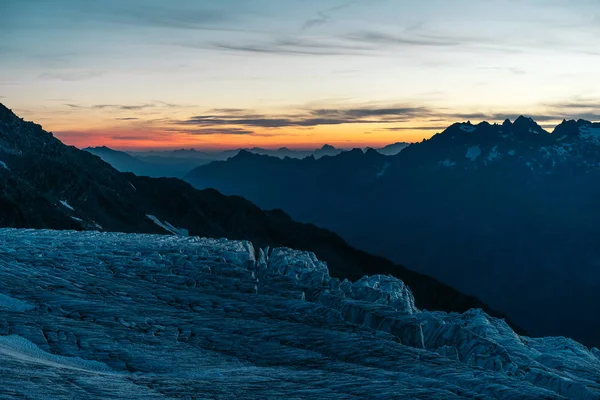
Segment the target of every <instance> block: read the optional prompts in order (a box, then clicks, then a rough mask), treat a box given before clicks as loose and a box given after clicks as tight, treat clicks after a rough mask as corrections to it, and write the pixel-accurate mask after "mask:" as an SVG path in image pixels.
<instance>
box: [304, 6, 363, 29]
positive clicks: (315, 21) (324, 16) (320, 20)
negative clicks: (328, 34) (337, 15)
mask: <svg viewBox="0 0 600 400" xmlns="http://www.w3.org/2000/svg"><path fill="white" fill-rule="evenodd" d="M353 3H354V0H353V1H348V2H346V3H343V4H340V5H338V6H336V7H331V8H328V9H325V10H321V11H317V15H316V16H315V17H314V18H310V19H308V20H306V21H305V22H304V24H303V25H302V30H307V29H310V28H314V27H317V26H321V25H325V24H326V23H327V22H329V21H330V20H331V13H333V12H335V11H339V10H343V9H344V8H348V7H350V6H351V5H352V4H353Z"/></svg>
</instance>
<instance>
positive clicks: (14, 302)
mask: <svg viewBox="0 0 600 400" xmlns="http://www.w3.org/2000/svg"><path fill="white" fill-rule="evenodd" d="M0 308H5V309H6V308H8V309H9V310H13V311H20V312H23V311H29V310H33V306H32V305H31V304H29V303H26V302H24V301H22V300H19V299H15V298H14V297H10V296H6V295H4V294H2V293H0Z"/></svg>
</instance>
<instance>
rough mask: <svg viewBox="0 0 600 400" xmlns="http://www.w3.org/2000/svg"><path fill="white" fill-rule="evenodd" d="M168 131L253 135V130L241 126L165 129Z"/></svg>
mask: <svg viewBox="0 0 600 400" xmlns="http://www.w3.org/2000/svg"><path fill="white" fill-rule="evenodd" d="M167 130H168V131H170V132H178V133H184V134H188V135H198V136H208V135H254V134H255V132H254V131H251V130H249V129H243V128H224V127H223V128H219V127H217V128H200V129H194V128H192V129H186V128H180V129H173V128H170V129H167Z"/></svg>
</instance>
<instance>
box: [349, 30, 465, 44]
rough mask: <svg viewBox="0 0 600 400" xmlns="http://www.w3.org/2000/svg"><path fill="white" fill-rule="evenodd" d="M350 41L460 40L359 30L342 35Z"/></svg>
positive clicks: (430, 42) (459, 42) (437, 41)
mask: <svg viewBox="0 0 600 400" xmlns="http://www.w3.org/2000/svg"><path fill="white" fill-rule="evenodd" d="M344 37H345V38H346V39H348V40H350V41H356V42H363V43H369V44H371V45H376V46H382V45H386V46H390V45H391V46H433V47H447V46H458V45H460V44H462V41H459V40H455V39H449V38H443V37H435V36H429V37H427V36H416V35H413V36H412V37H411V36H401V35H394V34H389V33H384V32H377V31H359V32H355V33H350V34H348V35H345V36H344Z"/></svg>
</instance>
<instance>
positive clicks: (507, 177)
mask: <svg viewBox="0 0 600 400" xmlns="http://www.w3.org/2000/svg"><path fill="white" fill-rule="evenodd" d="M185 179H186V180H187V181H188V182H190V183H192V184H193V185H194V186H195V187H197V188H205V187H212V188H216V189H217V190H219V191H221V192H223V193H225V194H230V195H233V194H235V195H241V196H244V197H245V198H247V199H249V200H250V201H252V202H254V203H256V204H257V205H258V206H260V207H262V208H265V209H272V208H281V209H282V210H284V211H285V212H287V213H289V214H290V215H291V217H292V218H294V219H297V220H299V221H302V222H312V223H315V224H317V225H319V226H323V227H324V228H327V229H331V230H333V231H335V232H336V233H339V234H340V235H341V236H342V237H344V238H345V239H346V240H348V242H349V243H350V244H351V245H354V246H356V247H359V248H361V249H363V250H366V251H369V252H372V253H374V254H377V255H380V256H384V257H386V258H389V259H391V260H392V261H394V262H396V263H400V264H403V265H407V266H409V267H410V268H412V269H415V270H417V271H419V272H421V273H425V274H428V275H431V276H433V277H435V278H437V279H440V280H441V281H443V282H444V283H447V284H449V285H452V286H454V287H456V288H458V289H459V290H461V291H464V292H466V293H473V294H475V295H477V296H478V297H480V298H482V299H483V300H484V301H485V302H486V303H489V304H490V305H492V306H493V307H494V308H497V309H500V310H502V311H504V312H506V313H507V314H508V315H510V316H511V317H513V318H514V319H515V320H516V322H517V324H519V325H521V326H523V327H524V328H525V329H526V330H527V331H528V332H530V333H533V334H536V335H542V334H545V335H547V334H552V335H567V336H571V337H574V338H576V339H577V340H580V341H582V342H584V343H587V344H593V345H599V344H600V320H599V319H598V318H596V316H598V315H600V301H598V293H600V248H599V247H598V246H597V245H596V242H597V239H598V238H599V237H600V208H598V206H597V204H598V200H597V199H598V198H600V185H598V182H600V124H594V123H592V122H589V121H584V120H578V121H563V122H562V123H561V124H560V125H558V126H557V127H556V128H555V129H554V131H553V132H552V133H550V132H548V131H546V130H544V129H543V128H542V127H540V126H539V125H538V124H537V123H536V122H535V121H533V120H532V119H531V118H527V117H519V118H518V119H516V120H515V121H514V122H511V121H509V120H507V121H505V122H504V123H502V124H489V123H487V122H482V123H480V124H477V125H473V124H471V123H470V122H466V123H456V124H453V125H452V126H450V127H448V128H447V129H446V130H444V131H443V132H441V133H439V134H436V135H434V136H433V137H432V138H431V139H428V140H424V141H422V142H421V143H415V144H412V145H410V146H408V147H407V148H405V149H403V150H402V151H401V152H400V153H398V154H396V155H393V156H385V155H383V154H381V153H379V152H377V151H373V150H367V151H362V150H361V149H355V150H353V151H349V152H345V153H342V154H339V155H337V156H334V157H323V158H321V159H316V158H314V157H308V158H305V159H302V160H291V159H279V158H275V157H269V156H261V155H256V154H252V153H250V152H240V153H239V154H238V155H237V156H235V157H232V158H230V159H229V160H227V161H220V162H213V163H210V164H208V165H205V166H202V167H199V168H197V169H195V170H193V171H192V172H190V173H189V174H188V175H187V176H186V178H185ZM573 310H578V312H576V313H574V312H573Z"/></svg>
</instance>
